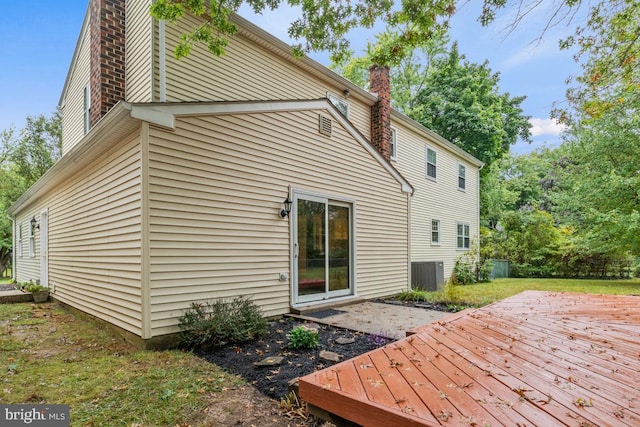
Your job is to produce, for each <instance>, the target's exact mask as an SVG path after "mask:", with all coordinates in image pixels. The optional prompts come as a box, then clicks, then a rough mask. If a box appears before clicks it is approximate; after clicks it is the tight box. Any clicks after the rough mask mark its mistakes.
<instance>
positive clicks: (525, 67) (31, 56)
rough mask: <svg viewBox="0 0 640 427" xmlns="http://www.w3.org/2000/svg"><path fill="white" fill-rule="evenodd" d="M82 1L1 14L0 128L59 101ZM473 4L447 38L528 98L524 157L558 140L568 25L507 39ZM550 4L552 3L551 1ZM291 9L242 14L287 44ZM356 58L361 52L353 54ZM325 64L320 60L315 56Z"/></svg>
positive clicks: (531, 26) (13, 6)
mask: <svg viewBox="0 0 640 427" xmlns="http://www.w3.org/2000/svg"><path fill="white" fill-rule="evenodd" d="M87 3H88V0H59V1H55V2H54V1H33V2H32V1H12V2H8V3H7V4H6V5H5V6H4V7H3V13H2V14H0V40H2V48H1V49H2V50H1V52H0V61H2V62H1V63H0V94H1V97H0V130H2V129H7V128H9V127H10V126H11V125H12V124H13V125H14V126H15V128H16V129H20V128H21V127H22V126H23V125H24V123H25V118H26V116H27V115H37V114H47V115H49V114H51V113H52V112H53V111H54V110H55V108H56V106H57V105H58V101H59V98H60V93H61V91H62V87H63V85H64V81H65V78H66V75H67V71H68V67H69V63H70V61H71V57H72V55H73V51H74V49H75V45H76V41H77V38H78V34H79V32H80V27H81V25H82V20H83V18H84V15H85V12H86V7H87ZM476 3H478V4H471V3H467V4H466V5H465V6H463V7H461V9H460V10H459V11H458V13H457V14H456V17H455V18H454V19H453V21H452V27H451V38H452V40H457V41H458V43H459V46H460V51H461V52H462V53H464V54H465V55H466V56H467V58H468V59H469V60H471V61H473V62H483V61H484V60H485V59H487V60H489V66H490V67H491V69H492V70H493V71H494V72H500V87H501V90H502V91H505V92H509V93H510V94H511V95H512V96H520V95H526V96H527V100H526V101H524V103H523V107H524V110H525V113H526V114H527V115H529V116H531V117H532V123H533V124H534V128H533V129H532V133H533V134H534V137H533V140H534V142H533V143H532V144H526V143H522V142H519V143H518V144H516V145H515V146H513V147H512V152H514V153H526V152H529V151H531V150H532V149H534V148H537V147H540V146H543V145H545V144H546V145H555V144H558V143H559V137H558V133H559V131H560V128H559V127H558V126H557V125H555V123H553V121H551V120H549V111H550V110H551V107H552V104H553V102H554V101H562V100H563V99H564V91H565V83H564V82H565V80H566V79H567V77H569V76H570V75H575V74H577V73H578V72H579V69H578V67H577V65H576V64H575V63H574V61H573V59H572V57H571V53H569V52H562V51H559V49H558V48H557V41H558V38H559V37H561V36H564V35H566V34H567V33H568V32H569V31H570V30H571V28H567V26H566V25H565V26H561V27H557V28H553V29H552V30H551V31H549V32H548V33H547V34H546V35H545V37H544V39H543V40H542V42H539V43H532V41H534V40H535V39H536V38H537V37H538V36H539V35H540V31H541V29H542V28H543V26H544V24H545V23H546V19H547V16H548V13H549V11H548V10H545V9H544V8H542V7H541V8H539V9H538V10H536V11H535V12H534V13H533V14H532V16H530V17H529V19H528V20H526V21H525V22H524V23H523V24H521V25H520V26H519V27H518V28H517V29H516V30H515V31H514V32H513V33H511V34H510V35H509V36H508V37H507V38H506V39H505V37H504V27H505V25H506V23H507V22H509V16H508V15H507V16H505V17H502V18H500V19H499V20H498V22H496V23H495V24H493V25H492V26H490V27H489V28H483V27H481V26H480V24H478V23H477V22H476V21H475V19H476V17H477V16H478V13H479V9H478V7H479V2H476ZM549 3H555V2H549ZM294 14H295V11H293V10H285V11H276V12H270V13H268V14H265V15H264V16H252V15H250V14H245V13H243V15H244V16H245V17H246V18H248V19H250V20H252V21H253V22H254V23H256V24H257V25H258V26H260V27H262V28H264V29H265V30H266V31H268V32H270V33H272V34H273V35H275V36H277V37H279V38H281V39H283V40H285V41H288V39H287V32H286V28H287V27H288V23H289V22H291V20H292V19H293V17H294ZM367 37H372V34H364V33H362V32H359V33H356V34H354V36H353V43H354V47H356V48H357V47H358V46H359V45H360V46H364V45H365V43H366V38H367ZM357 53H360V52H357ZM313 57H314V58H315V59H317V60H319V61H320V62H322V63H324V64H325V65H328V62H327V61H326V55H321V54H320V55H313Z"/></svg>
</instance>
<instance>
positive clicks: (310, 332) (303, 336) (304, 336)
mask: <svg viewBox="0 0 640 427" xmlns="http://www.w3.org/2000/svg"><path fill="white" fill-rule="evenodd" d="M287 339H288V340H289V348H291V349H298V348H316V347H318V344H319V334H318V331H317V330H316V329H314V328H309V327H308V326H305V325H301V326H298V327H296V328H293V329H292V330H291V332H289V333H288V334H287Z"/></svg>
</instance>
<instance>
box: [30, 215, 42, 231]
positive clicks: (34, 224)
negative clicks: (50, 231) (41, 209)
mask: <svg viewBox="0 0 640 427" xmlns="http://www.w3.org/2000/svg"><path fill="white" fill-rule="evenodd" d="M29 223H31V228H32V229H33V230H39V229H40V225H38V221H36V217H35V215H34V216H33V217H32V218H31V221H29Z"/></svg>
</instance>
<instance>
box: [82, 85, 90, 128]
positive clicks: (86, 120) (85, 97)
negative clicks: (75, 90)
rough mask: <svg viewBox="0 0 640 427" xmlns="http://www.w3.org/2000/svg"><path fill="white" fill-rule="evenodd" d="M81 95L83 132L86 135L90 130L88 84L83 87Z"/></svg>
mask: <svg viewBox="0 0 640 427" xmlns="http://www.w3.org/2000/svg"><path fill="white" fill-rule="evenodd" d="M82 96H83V105H82V108H83V110H82V113H83V115H82V117H83V126H84V134H85V135H86V134H88V133H89V131H90V130H91V87H90V86H89V84H87V85H86V86H85V87H84V90H83V92H82Z"/></svg>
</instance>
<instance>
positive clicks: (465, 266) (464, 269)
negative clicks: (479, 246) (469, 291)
mask: <svg viewBox="0 0 640 427" xmlns="http://www.w3.org/2000/svg"><path fill="white" fill-rule="evenodd" d="M474 269H475V265H474V264H473V263H472V262H469V261H466V260H462V259H459V260H457V261H456V264H455V266H454V267H453V273H452V274H451V282H452V283H453V284H454V285H471V284H473V283H475V282H476V275H475V272H474Z"/></svg>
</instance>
